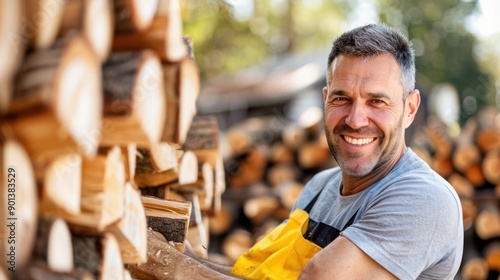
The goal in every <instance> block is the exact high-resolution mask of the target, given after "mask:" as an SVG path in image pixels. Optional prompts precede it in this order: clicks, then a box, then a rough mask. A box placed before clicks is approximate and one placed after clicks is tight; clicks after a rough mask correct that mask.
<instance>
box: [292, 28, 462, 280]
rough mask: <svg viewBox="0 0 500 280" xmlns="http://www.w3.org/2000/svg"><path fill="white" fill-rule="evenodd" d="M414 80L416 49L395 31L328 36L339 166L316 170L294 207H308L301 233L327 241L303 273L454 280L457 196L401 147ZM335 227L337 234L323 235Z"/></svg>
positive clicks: (414, 103)
mask: <svg viewBox="0 0 500 280" xmlns="http://www.w3.org/2000/svg"><path fill="white" fill-rule="evenodd" d="M414 86H415V66H414V56H413V50H412V48H411V44H410V42H409V41H408V40H407V39H406V38H405V37H404V36H403V35H401V34H400V33H399V32H397V31H394V30H392V29H390V28H388V27H385V26H382V25H367V26H363V27H360V28H357V29H354V30H352V31H350V32H347V33H344V34H343V35H341V36H340V37H339V38H337V39H336V40H335V41H334V43H333V47H332V50H331V53H330V56H329V59H328V77H327V87H326V88H324V89H323V98H324V102H325V108H324V112H325V134H326V138H327V140H328V144H329V146H330V150H331V153H332V155H333V156H334V158H335V159H336V161H337V163H338V165H339V167H337V168H334V169H330V170H326V171H323V172H321V173H319V174H318V175H316V176H315V177H314V178H313V179H312V180H311V181H310V182H309V183H308V184H307V185H306V187H305V189H304V191H303V193H302V194H301V195H300V197H299V199H298V201H297V203H296V205H295V208H298V209H305V208H306V207H308V208H310V210H309V211H308V212H309V217H310V221H309V227H308V229H307V233H306V234H305V236H312V238H311V239H310V240H311V241H313V242H314V243H316V244H318V245H320V246H321V247H324V249H323V250H321V251H320V252H319V253H317V254H315V255H314V257H312V259H311V260H310V261H309V262H308V264H307V265H306V266H305V268H304V270H303V272H302V275H301V278H303V279H453V278H454V276H455V274H456V272H457V270H458V268H459V265H460V261H461V257H462V246H463V225H462V213H461V207H460V201H459V199H458V197H457V195H456V193H455V191H454V190H453V188H452V187H451V186H450V185H449V184H448V183H447V182H446V181H445V180H444V179H443V178H441V177H440V176H439V175H438V174H436V173H435V172H434V171H433V170H431V168H430V167H429V166H428V165H427V164H426V163H425V162H423V161H422V160H421V159H420V158H418V157H417V156H416V155H415V154H414V153H413V152H412V151H411V149H410V148H408V147H407V146H406V144H405V141H404V139H405V129H406V128H408V127H409V126H410V124H411V123H412V121H413V119H414V117H415V114H416V112H417V109H418V107H419V104H420V94H419V92H418V90H416V89H415V88H414ZM311 201H314V202H313V206H312V207H311ZM332 229H333V231H337V232H339V234H338V237H337V238H332V237H331V234H329V233H326V234H325V233H321V231H323V232H330V231H332ZM325 236H328V238H329V240H327V241H326V242H324V239H325Z"/></svg>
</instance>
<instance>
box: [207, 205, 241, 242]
mask: <svg viewBox="0 0 500 280" xmlns="http://www.w3.org/2000/svg"><path fill="white" fill-rule="evenodd" d="M238 213H239V209H238V208H237V206H236V204H235V203H233V202H232V201H224V202H222V204H221V206H220V209H219V211H217V212H216V213H215V214H214V215H213V216H212V217H210V227H209V228H210V233H211V234H212V235H215V236H221V235H223V234H225V233H227V232H228V231H229V229H231V226H232V225H233V224H234V223H235V222H236V218H237V217H236V215H237V214H238Z"/></svg>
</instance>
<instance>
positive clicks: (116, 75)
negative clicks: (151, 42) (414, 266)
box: [101, 50, 166, 147]
mask: <svg viewBox="0 0 500 280" xmlns="http://www.w3.org/2000/svg"><path fill="white" fill-rule="evenodd" d="M161 77H162V69H161V64H160V61H159V59H158V57H157V55H156V54H155V53H154V52H152V51H149V50H144V51H141V52H120V53H117V52H115V53H112V54H111V55H110V56H109V58H108V60H107V61H106V62H105V64H104V65H103V86H104V119H103V130H102V138H101V145H121V146H124V145H127V144H130V143H135V144H137V146H138V147H149V146H150V145H151V143H158V142H159V140H160V137H161V133H162V130H163V127H164V125H165V117H166V111H165V110H166V108H165V94H164V89H163V80H162V78H161Z"/></svg>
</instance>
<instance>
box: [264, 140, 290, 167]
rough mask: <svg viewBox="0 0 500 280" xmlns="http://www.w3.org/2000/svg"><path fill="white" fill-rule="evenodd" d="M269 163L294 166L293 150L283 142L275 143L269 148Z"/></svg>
mask: <svg viewBox="0 0 500 280" xmlns="http://www.w3.org/2000/svg"><path fill="white" fill-rule="evenodd" d="M270 161H271V163H275V164H294V163H295V156H294V154H293V150H292V149H290V148H289V147H287V146H285V144H284V143H283V142H276V143H275V144H273V145H272V146H271V154H270Z"/></svg>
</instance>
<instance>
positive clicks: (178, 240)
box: [142, 196, 191, 252]
mask: <svg viewBox="0 0 500 280" xmlns="http://www.w3.org/2000/svg"><path fill="white" fill-rule="evenodd" d="M142 204H143V205H144V210H145V212H146V220H147V223H148V227H149V228H151V229H153V230H154V231H157V232H159V233H161V234H162V235H163V236H164V237H165V238H166V239H167V240H168V241H169V242H172V243H173V244H174V245H175V247H176V248H177V249H178V250H179V251H181V252H183V251H184V246H185V240H186V236H187V230H188V228H189V221H190V216H191V202H189V201H175V200H166V199H159V198H154V197H147V196H143V197H142Z"/></svg>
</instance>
